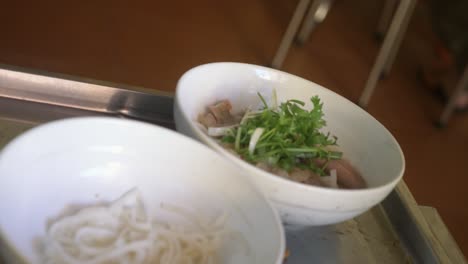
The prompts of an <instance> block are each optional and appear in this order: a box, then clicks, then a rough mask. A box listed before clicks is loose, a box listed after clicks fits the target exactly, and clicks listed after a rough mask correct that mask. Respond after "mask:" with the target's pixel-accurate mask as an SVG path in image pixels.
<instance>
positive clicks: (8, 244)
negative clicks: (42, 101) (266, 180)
mask: <svg viewBox="0 0 468 264" xmlns="http://www.w3.org/2000/svg"><path fill="white" fill-rule="evenodd" d="M88 121H96V122H99V123H111V124H117V125H121V124H123V125H131V126H132V127H139V128H138V129H145V130H147V129H151V130H154V132H155V134H157V133H161V132H163V133H167V134H170V135H171V137H175V138H177V140H182V141H185V142H183V143H186V144H192V145H194V146H196V148H199V149H201V150H203V151H204V152H207V153H212V154H210V155H212V156H213V157H216V158H217V159H219V160H220V161H221V160H223V161H221V162H224V163H225V165H226V166H229V167H231V169H232V170H233V171H238V170H236V168H237V167H235V166H234V165H233V164H230V162H228V161H225V159H224V158H222V157H220V155H219V153H217V152H216V151H214V150H213V149H211V148H209V147H208V146H206V145H204V144H202V143H201V142H198V141H196V140H194V139H192V138H190V137H187V136H185V135H184V134H182V133H179V132H177V131H175V130H172V129H169V128H165V127H162V126H159V125H155V124H150V123H146V122H143V121H139V120H132V119H123V118H117V117H108V116H85V117H81V116H80V117H69V118H64V119H58V120H53V121H50V122H47V123H43V124H40V125H38V126H35V127H33V128H31V129H28V130H27V131H25V132H23V133H21V134H20V135H18V136H16V137H15V138H14V139H13V140H11V141H10V142H9V143H8V144H7V145H6V146H5V147H4V148H3V149H0V164H2V163H3V160H4V157H5V156H8V155H10V152H12V151H14V149H15V148H16V145H18V144H21V143H22V142H23V141H24V140H25V139H27V138H29V137H31V136H35V135H36V134H40V133H43V131H44V130H46V129H48V128H50V127H54V126H56V127H62V126H63V125H67V124H68V123H77V124H79V123H83V124H86V123H88ZM75 125H76V124H75ZM83 127H85V126H83ZM239 174H245V172H239ZM236 178H243V179H242V180H241V181H243V182H244V184H246V185H248V186H250V189H251V192H253V194H254V195H256V196H257V198H258V199H259V201H260V202H261V203H263V207H265V209H267V210H268V211H269V212H270V213H271V214H272V215H273V219H272V223H273V226H274V229H275V230H276V231H277V232H278V235H279V250H278V252H277V256H275V259H276V262H275V264H281V263H282V262H283V256H284V252H285V250H286V235H285V230H284V226H283V224H282V221H281V217H280V215H279V212H278V211H277V210H276V209H275V207H274V205H273V203H272V201H270V199H268V198H267V197H266V195H265V194H264V193H263V192H262V191H261V190H260V189H259V188H258V187H257V186H255V184H253V183H252V182H251V181H250V180H249V178H248V177H236ZM2 229H3V228H2V226H0V245H4V248H5V249H8V250H9V251H11V252H12V254H13V255H14V256H15V258H17V259H18V260H20V261H22V263H29V260H30V259H29V258H28V257H27V256H26V255H25V254H24V253H22V252H21V250H20V249H19V248H18V247H16V246H15V244H14V243H13V241H11V239H10V237H9V236H7V235H6V234H5V232H4V231H3V230H2ZM0 252H1V251H0ZM0 257H1V256H0Z"/></svg>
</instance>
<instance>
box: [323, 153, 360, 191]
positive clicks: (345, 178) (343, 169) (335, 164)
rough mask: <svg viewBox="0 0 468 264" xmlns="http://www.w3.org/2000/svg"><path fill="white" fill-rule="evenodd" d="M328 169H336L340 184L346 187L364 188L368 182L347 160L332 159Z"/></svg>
mask: <svg viewBox="0 0 468 264" xmlns="http://www.w3.org/2000/svg"><path fill="white" fill-rule="evenodd" d="M327 168H328V170H333V169H335V170H336V175H337V178H338V179H337V181H338V186H340V187H342V188H346V189H362V188H366V187H367V184H366V182H365V181H364V179H363V178H362V176H361V174H360V173H359V172H358V171H357V170H356V169H354V168H353V166H352V165H351V164H350V163H349V162H348V161H346V160H330V161H329V162H328V167H327Z"/></svg>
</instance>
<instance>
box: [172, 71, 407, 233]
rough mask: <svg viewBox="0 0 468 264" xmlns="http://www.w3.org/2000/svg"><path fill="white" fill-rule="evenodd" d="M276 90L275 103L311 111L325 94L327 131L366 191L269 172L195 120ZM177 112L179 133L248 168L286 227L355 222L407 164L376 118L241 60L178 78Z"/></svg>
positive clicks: (331, 94)
mask: <svg viewBox="0 0 468 264" xmlns="http://www.w3.org/2000/svg"><path fill="white" fill-rule="evenodd" d="M273 89H275V90H276V92H277V97H278V101H280V102H283V101H286V100H288V99H298V100H301V101H304V102H306V103H307V104H306V107H308V108H310V107H311V104H310V98H311V97H312V96H314V95H318V96H319V97H320V99H321V100H322V102H323V103H324V106H323V111H324V113H325V119H326V121H327V127H326V129H325V130H326V131H330V132H331V133H332V134H334V135H336V136H337V137H338V144H339V146H340V148H341V149H342V151H343V152H344V158H346V159H348V160H349V161H350V162H351V163H352V164H353V165H354V166H355V167H356V168H357V169H358V170H359V171H360V172H361V173H362V175H363V177H364V179H365V180H366V182H367V184H368V188H366V189H359V190H345V189H328V188H321V187H316V186H310V185H305V184H301V183H297V182H293V181H290V180H287V179H284V178H281V177H279V176H276V175H273V174H271V173H268V172H265V171H263V170H261V169H259V168H257V167H255V166H253V165H251V164H249V163H247V162H245V161H243V160H241V159H239V158H237V157H235V156H234V155H232V154H231V153H229V151H226V150H225V149H224V148H223V147H221V146H220V145H219V144H218V143H217V142H216V141H215V140H213V139H212V138H210V137H209V136H208V135H206V134H205V133H204V132H203V131H202V130H201V129H200V128H199V127H198V126H197V125H196V123H195V122H196V120H197V117H198V114H199V113H202V112H204V111H205V108H206V107H207V106H208V105H211V104H213V103H215V102H217V101H219V100H223V99H229V100H230V101H231V103H232V105H233V111H234V112H236V111H240V110H242V109H245V108H246V107H248V106H255V105H258V104H259V102H260V99H259V97H258V96H257V92H260V93H262V94H263V95H265V96H266V97H269V96H271V94H272V91H273ZM174 111H175V112H174V114H175V121H176V128H177V130H178V131H180V132H182V133H184V134H186V135H189V136H191V137H193V138H196V139H198V140H200V141H201V142H203V143H205V144H207V145H208V146H210V147H212V148H213V149H215V150H216V151H218V152H219V153H221V154H222V155H223V156H224V157H226V158H227V159H229V160H230V161H231V162H233V163H235V164H237V165H238V166H239V167H241V168H243V169H244V170H246V171H247V172H248V173H249V175H250V176H251V179H252V180H253V181H254V182H255V183H256V184H257V185H258V187H260V188H261V189H262V190H263V191H264V193H265V194H266V195H267V196H268V197H269V198H270V199H271V201H273V203H274V205H275V206H276V208H277V209H278V210H279V212H280V215H281V217H282V220H283V222H285V223H286V224H290V225H297V226H309V225H325V224H333V223H337V222H341V221H344V220H347V219H350V218H352V217H354V216H356V215H359V214H361V213H363V212H365V211H367V210H368V209H370V208H371V207H372V206H374V205H376V204H377V203H379V202H380V201H382V200H383V199H384V198H385V197H386V196H387V195H388V194H389V193H390V191H392V189H393V188H394V187H395V185H396V184H397V183H398V181H399V180H400V179H401V177H402V176H403V172H404V167H405V162H404V157H403V153H402V151H401V149H400V146H399V145H398V143H397V141H396V140H395V138H394V137H393V136H392V135H391V134H390V132H389V131H387V129H385V127H384V126H382V125H381V124H380V123H379V122H378V121H377V120H376V119H374V118H373V117H372V116H371V115H369V114H368V113H367V112H366V111H364V110H362V109H361V108H359V107H358V106H357V105H355V104H354V103H352V102H350V101H349V100H347V99H346V98H344V97H342V96H340V95H338V94H336V93H334V92H332V91H330V90H328V89H326V88H323V87H321V86H319V85H317V84H315V83H312V82H310V81H307V80H305V79H303V78H300V77H297V76H294V75H291V74H288V73H285V72H281V71H278V70H274V69H270V68H266V67H262V66H256V65H250V64H242V63H212V64H206V65H202V66H198V67H196V68H193V69H191V70H190V71H188V72H187V73H185V74H184V75H183V76H182V77H181V79H180V80H179V82H178V85H177V90H176V103H175V108H174Z"/></svg>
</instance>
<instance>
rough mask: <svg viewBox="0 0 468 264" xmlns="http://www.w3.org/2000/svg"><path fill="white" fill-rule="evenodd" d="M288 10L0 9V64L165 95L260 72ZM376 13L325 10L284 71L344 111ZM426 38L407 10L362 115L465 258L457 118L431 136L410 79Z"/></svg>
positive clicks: (155, 5)
mask: <svg viewBox="0 0 468 264" xmlns="http://www.w3.org/2000/svg"><path fill="white" fill-rule="evenodd" d="M221 2H222V3H221ZM296 3H297V2H296V1H287V0H252V1H246V0H244V1H215V0H202V1H186V3H184V4H183V5H182V4H180V3H179V5H177V4H175V2H170V1H138V2H136V1H133V2H130V1H120V0H113V1H93V2H76V3H71V2H69V1H58V0H44V1H35V2H28V3H21V2H20V1H8V2H7V3H2V7H1V8H0V63H6V64H15V65H20V66H26V67H33V68H39V69H43V70H48V71H55V72H61V73H67V74H73V75H79V76H85V77H90V78H95V79H101V80H107V81H113V82H121V83H127V84H132V85H139V86H144V87H147V88H154V89H163V90H169V91H172V90H174V88H175V85H176V81H177V79H178V77H179V76H180V75H181V74H182V73H183V72H184V71H185V70H187V69H189V68H190V67H192V66H195V65H198V64H202V63H206V62H213V61H241V62H248V63H255V64H267V63H268V62H269V61H270V59H271V58H272V56H273V54H274V52H275V49H276V47H277V45H278V43H279V40H280V38H281V35H282V33H283V31H284V29H285V27H286V25H287V23H288V21H289V18H290V16H291V14H292V12H293V10H294V7H295V4H296ZM380 8H381V1H371V0H353V1H344V0H341V1H340V0H337V1H336V2H335V6H334V8H333V9H332V10H331V13H330V14H329V16H328V17H327V19H326V20H325V22H324V23H323V24H322V25H320V26H319V27H318V28H317V30H316V31H315V32H314V34H313V35H312V37H311V39H310V40H309V41H308V42H307V43H306V44H305V45H304V46H303V47H297V46H295V47H293V49H292V50H291V52H290V54H289V56H288V58H287V60H286V62H285V65H284V70H286V71H288V72H291V73H294V74H297V75H300V76H302V77H305V78H307V79H309V80H312V81H314V82H317V83H319V84H321V85H323V86H326V87H328V88H330V89H332V90H334V91H337V92H338V93H340V94H342V95H344V96H346V97H348V98H350V99H352V100H356V99H357V98H358V96H359V94H360V92H361V89H362V87H363V85H364V82H365V80H366V78H367V74H368V71H369V70H370V67H371V65H372V63H373V60H374V57H375V55H376V52H377V50H378V43H377V42H376V41H375V40H374V39H373V35H372V32H373V30H374V28H375V25H376V23H377V20H378V17H379V12H380ZM432 39H433V36H432V33H431V31H430V27H429V24H428V21H427V15H426V14H425V12H424V8H422V7H421V6H419V7H418V8H417V10H416V13H415V15H414V17H413V20H412V23H411V25H410V29H409V32H408V34H407V37H406V39H405V41H404V42H403V46H402V48H401V50H400V53H399V56H398V60H397V63H396V65H395V68H394V70H393V71H392V73H391V75H390V76H389V77H388V78H387V79H385V80H383V81H381V82H380V83H379V87H378V90H377V92H376V93H375V96H374V97H373V98H372V101H371V103H370V105H369V109H368V110H369V112H370V113H371V114H372V115H374V116H375V117H376V118H377V119H378V120H380V121H381V122H382V123H383V124H384V125H385V126H386V127H387V128H388V129H389V130H390V131H391V132H392V133H394V135H395V136H396V138H397V140H398V141H399V142H400V144H401V145H402V147H403V150H404V153H405V155H406V160H407V170H406V174H405V180H406V182H407V184H408V185H409V187H410V189H411V190H412V192H413V194H414V195H415V197H416V199H417V200H418V202H419V203H420V204H422V205H431V206H435V207H436V208H437V209H438V210H439V212H440V214H441V215H442V217H443V219H444V221H445V222H446V224H447V225H448V226H449V228H450V230H451V231H452V233H453V235H454V237H455V238H456V240H457V241H458V243H459V245H460V247H461V248H462V250H463V251H464V253H465V254H466V255H468V225H467V224H466V223H468V207H467V206H466V204H467V202H468V191H467V185H468V165H466V164H467V161H468V116H467V115H465V116H463V115H458V116H455V117H454V118H453V119H452V120H451V122H450V126H449V127H448V128H447V129H445V130H439V129H436V128H434V126H433V125H432V122H433V120H434V119H435V118H436V117H437V116H438V115H439V113H440V111H441V109H442V105H441V104H440V103H438V102H437V101H436V100H435V99H434V98H433V97H432V96H431V95H430V93H428V92H427V90H426V89H425V88H424V87H423V86H421V85H420V83H419V82H418V80H417V78H416V74H415V72H416V70H417V68H418V66H419V65H420V64H423V63H424V62H426V61H427V60H428V58H429V57H430V55H431V46H430V43H431V40H432ZM363 143H364V142H363Z"/></svg>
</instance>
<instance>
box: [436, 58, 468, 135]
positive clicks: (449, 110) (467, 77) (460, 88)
mask: <svg viewBox="0 0 468 264" xmlns="http://www.w3.org/2000/svg"><path fill="white" fill-rule="evenodd" d="M467 87H468V66H466V67H465V70H464V71H463V75H462V77H461V78H460V80H459V81H458V83H457V86H456V87H455V91H454V92H453V93H452V95H451V96H450V99H449V101H448V102H447V104H446V106H445V108H444V110H443V111H442V114H441V116H440V118H439V122H438V125H439V126H445V125H447V123H448V120H449V119H450V117H451V116H452V114H453V111H454V110H455V107H456V102H457V98H458V97H459V96H460V95H461V94H462V93H463V92H464V90H465V89H466V88H467Z"/></svg>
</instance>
